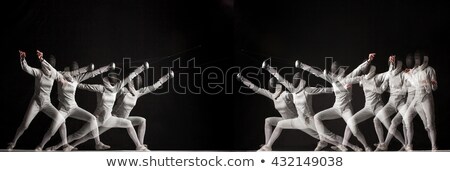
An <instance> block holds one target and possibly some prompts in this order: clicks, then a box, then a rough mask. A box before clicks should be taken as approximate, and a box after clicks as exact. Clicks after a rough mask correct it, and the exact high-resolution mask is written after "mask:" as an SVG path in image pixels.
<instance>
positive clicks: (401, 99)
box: [373, 56, 406, 151]
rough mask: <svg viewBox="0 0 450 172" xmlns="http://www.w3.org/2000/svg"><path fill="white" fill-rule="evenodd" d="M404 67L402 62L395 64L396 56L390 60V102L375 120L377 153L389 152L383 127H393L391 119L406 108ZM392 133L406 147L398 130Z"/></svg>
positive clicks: (388, 79) (388, 76) (388, 78)
mask: <svg viewBox="0 0 450 172" xmlns="http://www.w3.org/2000/svg"><path fill="white" fill-rule="evenodd" d="M402 66H403V63H402V61H397V63H396V64H395V56H392V57H390V58H389V74H388V75H387V82H388V84H387V85H388V88H389V92H390V96H389V100H388V102H387V103H386V105H384V107H383V108H382V109H381V110H380V111H379V112H378V113H377V114H376V115H375V118H374V119H373V122H374V126H375V131H376V133H377V136H378V140H379V143H378V144H377V148H376V151H380V150H387V146H386V144H385V140H384V139H385V136H384V131H383V126H384V127H386V129H389V127H390V125H391V119H390V117H391V116H392V115H394V114H397V113H398V112H399V111H400V110H401V109H402V107H403V106H405V100H406V99H405V97H406V84H404V83H405V79H404V75H403V73H402ZM392 133H393V135H394V137H395V138H397V140H399V141H400V142H401V143H402V145H405V141H404V138H403V137H402V136H401V133H400V132H399V131H398V130H395V131H392ZM402 149H403V147H402Z"/></svg>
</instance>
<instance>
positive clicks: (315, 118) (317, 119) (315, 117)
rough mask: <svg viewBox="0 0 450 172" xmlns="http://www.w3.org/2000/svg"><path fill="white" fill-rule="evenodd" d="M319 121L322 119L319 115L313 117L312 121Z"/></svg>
mask: <svg viewBox="0 0 450 172" xmlns="http://www.w3.org/2000/svg"><path fill="white" fill-rule="evenodd" d="M320 120H322V119H321V118H320V116H319V115H315V116H314V121H320Z"/></svg>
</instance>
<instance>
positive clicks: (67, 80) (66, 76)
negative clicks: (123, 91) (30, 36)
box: [47, 62, 115, 151]
mask: <svg viewBox="0 0 450 172" xmlns="http://www.w3.org/2000/svg"><path fill="white" fill-rule="evenodd" d="M114 68H115V64H114V63H112V64H111V65H108V66H104V67H101V68H99V69H97V70H93V69H94V65H93V64H91V65H90V70H91V71H89V72H85V73H74V72H64V73H63V74H59V75H62V77H60V79H58V100H59V112H60V113H61V114H62V115H63V116H64V118H67V117H71V118H75V119H78V120H83V121H86V122H87V125H84V126H83V127H86V129H81V131H85V132H84V133H77V134H73V135H70V136H69V138H67V139H68V140H78V139H80V138H81V137H83V136H85V135H86V134H88V132H91V131H92V134H93V135H95V148H96V149H97V150H101V149H108V148H109V146H108V145H105V144H103V143H102V142H101V141H100V139H99V137H98V135H99V134H98V133H99V132H98V126H97V120H96V118H95V116H94V115H92V114H91V113H89V112H88V111H86V110H84V109H82V108H80V107H79V106H78V104H77V102H76V101H75V92H76V89H77V86H78V84H79V83H81V82H83V81H85V80H87V79H89V78H93V77H95V76H97V75H100V74H102V73H104V72H107V71H109V70H112V69H114ZM92 70H93V71H92ZM71 71H79V69H78V63H76V62H73V63H72V68H71ZM65 131H66V125H65V123H64V124H62V125H61V127H60V132H61V133H66V132H65ZM61 146H64V141H63V142H61V143H60V144H58V145H55V146H51V147H48V148H47V150H49V151H54V150H57V149H59V147H61ZM64 147H65V148H64V149H63V150H65V151H70V150H72V149H73V147H72V146H71V145H66V146H64Z"/></svg>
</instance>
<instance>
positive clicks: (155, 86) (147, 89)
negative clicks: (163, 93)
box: [138, 70, 175, 96]
mask: <svg viewBox="0 0 450 172" xmlns="http://www.w3.org/2000/svg"><path fill="white" fill-rule="evenodd" d="M174 76H175V74H174V73H173V71H172V70H170V72H169V73H168V74H166V75H164V76H163V77H161V78H160V79H159V80H158V81H157V82H156V83H154V84H153V85H150V86H147V87H144V88H141V89H139V90H138V91H139V93H140V94H141V96H143V95H145V94H148V93H150V92H153V91H155V90H156V89H158V88H159V87H161V85H162V84H164V83H165V82H167V81H168V80H169V79H170V78H173V77H174Z"/></svg>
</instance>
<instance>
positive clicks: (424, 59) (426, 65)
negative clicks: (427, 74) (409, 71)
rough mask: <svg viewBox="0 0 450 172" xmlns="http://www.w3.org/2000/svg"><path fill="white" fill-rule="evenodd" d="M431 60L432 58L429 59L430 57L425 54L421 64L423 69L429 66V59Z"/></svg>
mask: <svg viewBox="0 0 450 172" xmlns="http://www.w3.org/2000/svg"><path fill="white" fill-rule="evenodd" d="M429 60H430V59H429V57H428V56H427V55H425V56H423V62H422V65H421V67H422V69H425V68H427V67H428V61H429Z"/></svg>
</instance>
